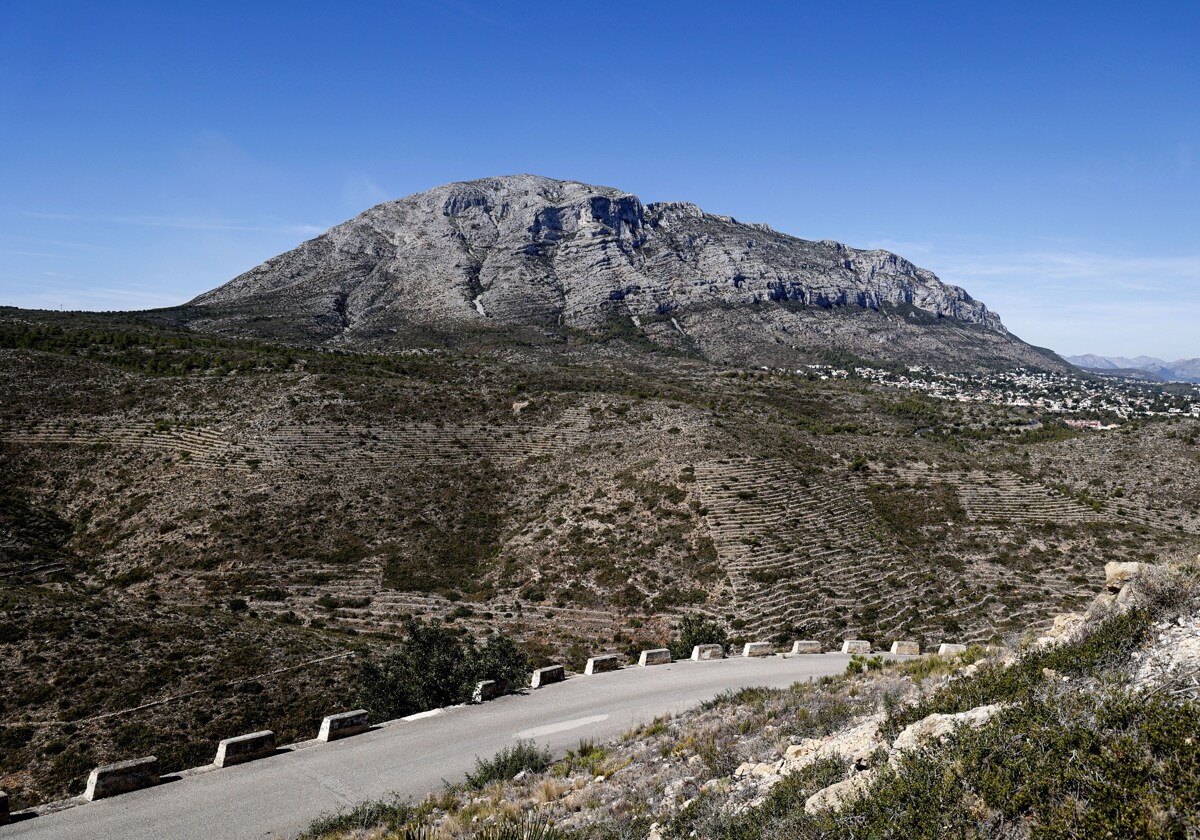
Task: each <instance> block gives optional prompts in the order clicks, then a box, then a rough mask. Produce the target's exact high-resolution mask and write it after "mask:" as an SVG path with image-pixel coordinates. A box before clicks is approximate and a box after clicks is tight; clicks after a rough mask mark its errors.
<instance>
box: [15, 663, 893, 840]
mask: <svg viewBox="0 0 1200 840" xmlns="http://www.w3.org/2000/svg"><path fill="white" fill-rule="evenodd" d="M901 658H904V657H901ZM849 660H850V657H849V656H848V655H845V654H818V655H808V656H790V657H786V658H784V657H780V656H770V657H763V658H754V659H744V658H733V659H726V660H720V661H710V662H691V661H682V662H674V663H671V664H669V665H661V666H656V667H651V668H636V667H630V668H625V669H622V670H620V671H617V672H613V673H608V674H602V675H594V676H577V677H572V678H570V679H568V680H567V681H566V682H563V683H558V684H554V685H550V686H547V687H545V688H542V689H539V690H536V691H527V692H526V693H525V694H521V695H508V696H505V697H501V698H499V699H497V700H493V701H491V702H488V703H485V704H482V705H470V706H455V707H451V708H448V709H441V710H436V711H433V712H426V713H424V714H422V715H417V716H413V717H411V718H408V719H404V720H398V721H393V722H390V723H388V724H386V725H383V726H380V727H378V728H376V729H373V730H371V731H370V732H367V733H364V734H362V735H359V736H356V737H353V738H347V739H344V740H340V741H334V742H332V743H328V744H325V743H317V742H306V743H304V744H299V745H296V746H294V747H290V748H284V749H283V750H281V751H280V752H279V754H277V755H275V756H272V757H269V758H266V759H262V760H259V761H256V762H252V763H249V764H243V765H239V766H235V767H229V768H225V769H222V770H215V769H214V770H211V771H210V772H196V771H188V772H187V773H185V774H184V777H183V778H179V779H177V780H172V777H170V776H168V777H166V779H167V783H165V784H162V785H159V786H157V787H154V788H149V789H146V790H141V791H136V792H133V793H129V794H126V795H123V796H118V797H114V798H111V799H104V800H100V801H97V802H91V803H83V804H80V805H78V806H77V807H71V808H67V809H65V810H59V811H56V812H53V813H46V814H44V815H42V816H38V817H29V816H23V815H20V814H14V819H15V822H14V823H13V824H12V825H9V826H6V827H3V828H0V838H5V840H7V838H22V840H35V839H36V840H95V838H118V837H119V838H124V840H143V839H144V840H192V839H193V838H197V837H220V838H226V839H227V840H234V839H235V838H247V840H249V838H286V837H294V836H296V835H297V834H299V833H300V832H302V831H304V830H305V829H306V828H307V827H308V825H309V823H310V822H311V821H312V820H313V819H315V818H316V817H318V816H320V815H321V814H323V813H329V812H336V811H338V810H345V809H348V808H350V807H352V806H353V805H355V804H356V803H358V802H362V801H364V800H370V799H379V798H383V797H386V796H388V795H389V794H392V793H395V794H398V795H399V796H401V797H406V798H412V799H420V798H422V797H424V796H425V795H426V794H428V793H430V792H431V791H434V790H437V789H438V788H439V787H440V786H441V785H442V784H443V782H444V781H447V782H457V781H459V780H461V779H462V777H463V774H464V773H465V772H466V771H468V770H470V769H472V767H473V766H474V762H475V759H476V757H480V758H490V757H491V756H492V755H494V754H495V753H496V752H498V751H499V750H500V749H502V748H504V747H507V746H511V745H512V744H514V743H515V742H516V741H517V740H518V739H529V740H533V741H536V742H537V743H539V744H543V745H545V746H547V747H549V748H550V750H551V751H553V752H554V753H555V754H556V755H561V754H562V753H563V752H564V751H565V750H566V749H568V748H571V747H574V746H575V745H576V744H578V742H579V740H580V739H591V740H597V741H601V740H606V739H612V738H616V737H619V736H620V735H621V734H622V733H624V732H626V731H628V730H629V729H631V728H632V727H634V726H636V725H637V724H639V723H645V722H648V721H650V720H652V719H653V718H654V717H656V716H660V715H664V714H668V713H670V714H676V713H679V712H681V711H684V710H685V709H689V708H692V707H694V706H696V705H698V704H700V703H701V702H703V701H705V700H707V699H709V698H711V697H714V696H716V695H717V694H719V693H721V692H722V691H725V690H728V689H737V688H742V687H747V686H767V687H777V688H782V687H786V686H788V685H791V684H792V683H794V682H796V681H803V680H810V679H814V678H818V677H821V676H824V675H830V674H838V673H841V672H843V671H844V670H845V668H846V665H847V663H848V662H849ZM335 711H341V710H339V709H331V710H330V712H331V713H332V712H335Z"/></svg>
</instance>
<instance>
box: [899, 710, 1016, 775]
mask: <svg viewBox="0 0 1200 840" xmlns="http://www.w3.org/2000/svg"><path fill="white" fill-rule="evenodd" d="M1004 707H1005V704H1004V703H992V704H990V705H987V706H976V707H975V708H974V709H968V710H967V711H965V712H959V713H957V714H952V715H943V714H932V715H927V716H925V717H923V718H921V719H920V720H919V721H917V722H916V723H912V724H909V725H908V726H906V727H904V729H903V730H902V731H901V732H900V734H899V735H897V736H896V740H895V741H893V742H892V754H891V757H890V758H889V761H890V763H892V764H893V765H894V764H896V763H898V759H899V756H900V754H901V753H903V752H907V751H910V750H918V749H920V748H921V747H924V746H926V745H927V744H931V743H933V742H934V741H940V740H941V739H942V738H945V737H946V736H947V735H950V734H951V733H953V732H954V731H955V730H956V729H958V728H959V727H960V726H970V727H976V728H977V727H980V726H983V725H984V724H985V723H987V722H988V721H989V720H991V719H992V718H993V717H995V716H996V715H997V714H999V713H1000V712H1001V711H1002V710H1003V709H1004Z"/></svg>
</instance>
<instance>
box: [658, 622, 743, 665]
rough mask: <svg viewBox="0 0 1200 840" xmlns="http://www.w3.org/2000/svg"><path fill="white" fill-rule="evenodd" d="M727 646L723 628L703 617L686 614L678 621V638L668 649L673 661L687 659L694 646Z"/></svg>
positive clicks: (726, 637) (727, 636) (727, 641)
mask: <svg viewBox="0 0 1200 840" xmlns="http://www.w3.org/2000/svg"><path fill="white" fill-rule="evenodd" d="M727 644H729V634H728V633H727V632H725V628H724V627H722V626H721V625H720V624H718V623H717V622H715V621H713V620H712V619H710V618H705V617H704V616H703V615H697V614H688V615H685V616H684V617H683V618H682V619H680V621H679V636H678V637H677V638H676V639H675V640H674V641H672V642H671V643H670V644H669V645H668V647H669V648H670V649H671V656H672V657H673V658H674V659H687V658H688V657H690V656H691V655H692V648H694V647H695V646H696V645H721V646H722V647H724V646H725V645H727Z"/></svg>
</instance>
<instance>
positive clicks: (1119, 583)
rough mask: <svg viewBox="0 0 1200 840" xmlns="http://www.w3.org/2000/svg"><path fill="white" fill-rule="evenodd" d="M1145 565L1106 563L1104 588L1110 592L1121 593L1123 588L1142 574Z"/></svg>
mask: <svg viewBox="0 0 1200 840" xmlns="http://www.w3.org/2000/svg"><path fill="white" fill-rule="evenodd" d="M1145 566H1146V564H1145V563H1132V562H1131V563H1105V564H1104V586H1105V588H1106V589H1108V591H1109V592H1120V591H1121V589H1122V587H1124V586H1125V585H1126V584H1127V583H1129V582H1130V581H1131V580H1133V579H1134V578H1135V577H1137V576H1138V575H1139V574H1141V572H1142V570H1143V569H1144V568H1145Z"/></svg>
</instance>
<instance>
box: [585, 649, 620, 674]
mask: <svg viewBox="0 0 1200 840" xmlns="http://www.w3.org/2000/svg"><path fill="white" fill-rule="evenodd" d="M624 661H625V657H623V656H621V654H619V653H605V654H601V655H600V656H593V657H592V658H591V659H589V660H588V661H587V667H586V668H584V669H583V673H585V674H589V675H590V674H603V673H604V672H605V671H616V670H618V669H619V668H620V667H621V664H622V663H623V662H624Z"/></svg>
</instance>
